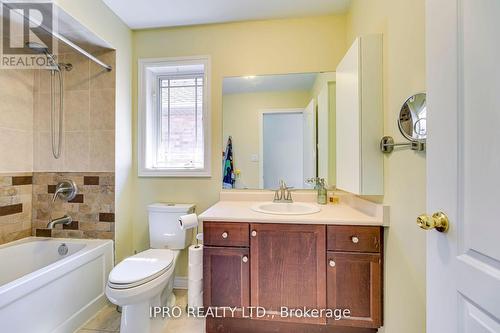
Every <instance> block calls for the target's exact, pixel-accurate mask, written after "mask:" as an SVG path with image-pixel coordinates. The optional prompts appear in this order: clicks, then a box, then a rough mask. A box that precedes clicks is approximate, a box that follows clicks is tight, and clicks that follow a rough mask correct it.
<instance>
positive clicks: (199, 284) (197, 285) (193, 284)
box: [188, 280, 203, 295]
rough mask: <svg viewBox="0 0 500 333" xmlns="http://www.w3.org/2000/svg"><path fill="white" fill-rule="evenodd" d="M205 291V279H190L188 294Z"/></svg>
mask: <svg viewBox="0 0 500 333" xmlns="http://www.w3.org/2000/svg"><path fill="white" fill-rule="evenodd" d="M202 291H203V280H188V294H193V295H195V294H199V293H201V292H202Z"/></svg>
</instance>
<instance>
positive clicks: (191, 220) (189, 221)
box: [179, 214, 198, 230]
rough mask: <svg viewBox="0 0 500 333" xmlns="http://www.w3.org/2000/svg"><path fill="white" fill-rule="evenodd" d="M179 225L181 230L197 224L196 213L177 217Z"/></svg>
mask: <svg viewBox="0 0 500 333" xmlns="http://www.w3.org/2000/svg"><path fill="white" fill-rule="evenodd" d="M179 225H180V226H181V229H182V230H188V229H193V228H196V227H197V226H198V215H196V214H188V215H182V216H181V217H180V218H179Z"/></svg>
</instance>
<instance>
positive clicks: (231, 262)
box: [203, 247, 250, 308]
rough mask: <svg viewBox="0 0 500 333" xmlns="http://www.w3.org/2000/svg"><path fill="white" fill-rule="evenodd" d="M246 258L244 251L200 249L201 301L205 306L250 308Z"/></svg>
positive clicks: (246, 249) (216, 248) (246, 254)
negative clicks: (201, 272) (201, 252)
mask: <svg viewBox="0 0 500 333" xmlns="http://www.w3.org/2000/svg"><path fill="white" fill-rule="evenodd" d="M248 257H249V249H248V248H224V247H205V248H204V253H203V268H204V272H203V275H204V276H203V290H204V293H203V301H204V304H205V306H214V307H223V306H231V307H238V308H243V307H248V306H250V263H249V262H248ZM245 258H246V259H245Z"/></svg>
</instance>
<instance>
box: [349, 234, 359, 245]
mask: <svg viewBox="0 0 500 333" xmlns="http://www.w3.org/2000/svg"><path fill="white" fill-rule="evenodd" d="M351 240H352V242H353V243H354V244H358V243H359V238H358V237H357V236H352V237H351Z"/></svg>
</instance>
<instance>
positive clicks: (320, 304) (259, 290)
mask: <svg viewBox="0 0 500 333" xmlns="http://www.w3.org/2000/svg"><path fill="white" fill-rule="evenodd" d="M250 230H251V231H250V234H251V237H250V258H251V273H250V276H251V282H250V285H251V290H252V293H251V295H250V303H251V305H252V306H260V307H263V308H265V309H266V312H267V313H270V314H274V315H275V317H274V319H273V320H282V321H290V322H300V323H304V322H307V323H325V322H326V319H325V318H293V317H292V318H281V317H280V316H279V314H280V310H281V307H288V308H290V309H297V308H303V307H306V308H308V309H325V308H326V281H325V278H326V274H325V273H326V271H325V269H326V267H325V264H324V262H325V255H326V246H325V245H326V243H325V226H324V225H297V224H263V223H255V224H251V225H250ZM264 319H269V318H264Z"/></svg>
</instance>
